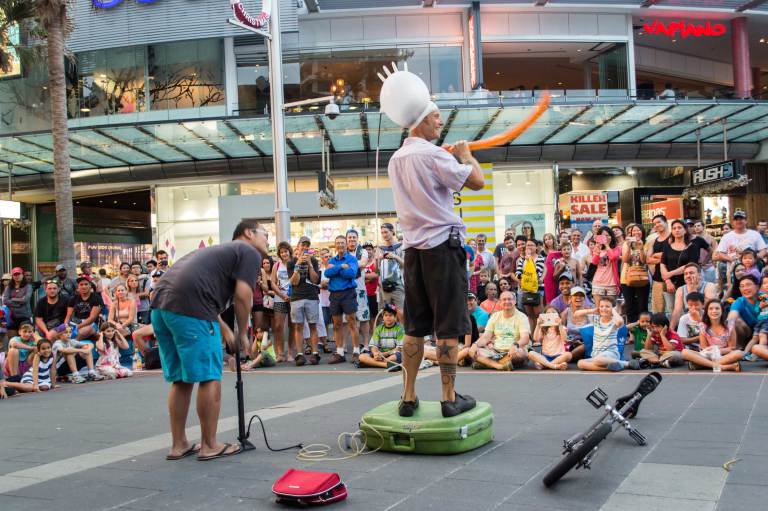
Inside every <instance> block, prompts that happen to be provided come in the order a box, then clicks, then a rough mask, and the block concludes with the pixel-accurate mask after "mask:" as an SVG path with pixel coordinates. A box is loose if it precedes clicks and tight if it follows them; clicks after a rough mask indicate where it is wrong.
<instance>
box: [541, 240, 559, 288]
mask: <svg viewBox="0 0 768 511" xmlns="http://www.w3.org/2000/svg"><path fill="white" fill-rule="evenodd" d="M547 236H549V237H550V238H551V240H550V241H551V242H552V243H554V242H555V237H554V236H552V235H551V234H545V235H544V238H545V240H544V253H543V254H542V255H544V257H545V259H544V303H549V302H551V301H552V300H554V299H555V296H557V278H558V275H556V274H555V263H556V262H557V261H559V260H561V259H562V258H563V254H562V252H560V251H559V250H555V248H554V247H550V248H549V249H548V248H547V239H546V237H547ZM561 267H562V265H561Z"/></svg>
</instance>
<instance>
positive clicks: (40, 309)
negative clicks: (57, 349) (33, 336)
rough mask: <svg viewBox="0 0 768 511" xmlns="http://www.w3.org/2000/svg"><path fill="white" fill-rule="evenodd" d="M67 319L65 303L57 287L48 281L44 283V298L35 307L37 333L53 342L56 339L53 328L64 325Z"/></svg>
mask: <svg viewBox="0 0 768 511" xmlns="http://www.w3.org/2000/svg"><path fill="white" fill-rule="evenodd" d="M66 317H67V301H66V299H65V298H64V293H63V292H60V290H59V285H58V284H57V283H56V282H55V281H53V280H49V281H48V282H46V283H45V296H44V297H43V298H41V299H40V300H38V302H37V305H35V326H37V331H38V332H39V333H40V335H42V336H43V337H45V338H46V339H48V340H49V341H51V342H53V341H55V340H56V339H57V338H58V335H57V334H56V331H55V328H56V327H57V326H59V325H63V324H64V319H65V318H66Z"/></svg>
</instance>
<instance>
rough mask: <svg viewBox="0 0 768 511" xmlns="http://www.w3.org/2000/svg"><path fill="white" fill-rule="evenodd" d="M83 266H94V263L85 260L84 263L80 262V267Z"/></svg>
mask: <svg viewBox="0 0 768 511" xmlns="http://www.w3.org/2000/svg"><path fill="white" fill-rule="evenodd" d="M83 266H93V265H92V264H91V262H90V261H83V262H82V263H80V268H82V267H83Z"/></svg>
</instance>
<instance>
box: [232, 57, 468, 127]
mask: <svg viewBox="0 0 768 511" xmlns="http://www.w3.org/2000/svg"><path fill="white" fill-rule="evenodd" d="M392 62H395V63H396V64H397V65H398V66H399V67H400V68H401V69H402V68H403V63H405V62H407V63H408V70H409V71H411V72H413V73H416V74H417V75H419V76H420V77H421V78H422V79H423V80H424V82H426V83H427V85H428V86H429V88H430V90H431V92H432V93H441V92H454V91H457V90H462V88H463V87H462V78H461V77H462V67H461V47H459V46H439V45H427V46H400V47H395V48H385V49H356V50H349V49H347V50H321V51H315V52H311V53H310V52H305V53H301V54H296V53H294V54H293V55H291V54H287V55H286V56H285V58H284V59H283V74H284V75H285V76H284V77H283V81H284V89H285V99H286V101H295V100H299V99H307V98H312V97H322V96H328V95H335V96H336V97H337V100H338V102H339V103H340V104H341V105H342V109H343V108H344V105H348V104H353V103H364V104H365V103H368V102H375V101H377V100H378V97H379V93H380V91H381V80H380V79H379V77H378V76H377V73H381V72H382V68H383V66H385V65H386V66H391V63H392ZM237 63H238V73H237V83H238V94H239V106H240V112H241V113H243V114H249V115H252V114H263V113H265V111H267V109H268V107H269V69H268V66H267V62H266V59H265V57H264V53H263V52H259V51H258V49H256V50H253V51H249V52H245V51H243V52H240V53H238V55H237Z"/></svg>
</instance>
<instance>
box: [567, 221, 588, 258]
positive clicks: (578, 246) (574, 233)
mask: <svg viewBox="0 0 768 511" xmlns="http://www.w3.org/2000/svg"><path fill="white" fill-rule="evenodd" d="M571 246H572V247H573V257H575V258H576V260H577V261H583V260H584V258H585V257H587V256H588V255H589V247H587V246H586V245H585V244H584V243H582V242H581V231H580V230H578V229H573V230H571Z"/></svg>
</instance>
